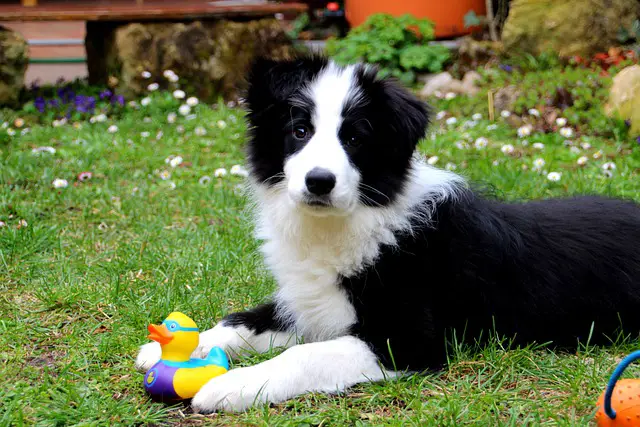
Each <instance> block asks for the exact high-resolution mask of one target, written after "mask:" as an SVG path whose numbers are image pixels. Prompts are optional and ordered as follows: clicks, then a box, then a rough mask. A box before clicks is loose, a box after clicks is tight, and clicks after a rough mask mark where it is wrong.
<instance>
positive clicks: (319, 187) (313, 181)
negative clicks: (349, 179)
mask: <svg viewBox="0 0 640 427" xmlns="http://www.w3.org/2000/svg"><path fill="white" fill-rule="evenodd" d="M305 183H306V185H307V189H308V190H309V192H310V193H311V194H315V195H316V196H325V195H327V194H329V193H331V190H333V187H335V185H336V176H335V175H334V174H333V173H331V172H330V171H328V170H327V169H322V168H313V169H311V171H309V173H307V176H306V177H305Z"/></svg>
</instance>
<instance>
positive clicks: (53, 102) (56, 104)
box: [49, 99, 60, 108]
mask: <svg viewBox="0 0 640 427" xmlns="http://www.w3.org/2000/svg"><path fill="white" fill-rule="evenodd" d="M49 106H51V107H53V108H58V107H59V106H60V101H58V100H57V99H50V100H49Z"/></svg>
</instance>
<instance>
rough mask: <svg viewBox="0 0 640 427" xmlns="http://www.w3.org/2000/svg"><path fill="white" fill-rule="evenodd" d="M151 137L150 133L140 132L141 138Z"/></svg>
mask: <svg viewBox="0 0 640 427" xmlns="http://www.w3.org/2000/svg"><path fill="white" fill-rule="evenodd" d="M149 135H151V132H148V131H144V132H140V136H141V137H143V138H149Z"/></svg>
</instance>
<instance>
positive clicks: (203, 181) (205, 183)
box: [198, 175, 211, 185]
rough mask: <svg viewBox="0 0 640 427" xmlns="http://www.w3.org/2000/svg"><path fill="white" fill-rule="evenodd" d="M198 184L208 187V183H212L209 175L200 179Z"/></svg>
mask: <svg viewBox="0 0 640 427" xmlns="http://www.w3.org/2000/svg"><path fill="white" fill-rule="evenodd" d="M198 182H199V183H200V185H207V184H208V183H210V182H211V177H210V176H209V175H205V176H203V177H202V178H200V179H199V180H198Z"/></svg>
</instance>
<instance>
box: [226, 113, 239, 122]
mask: <svg viewBox="0 0 640 427" xmlns="http://www.w3.org/2000/svg"><path fill="white" fill-rule="evenodd" d="M228 118H229V121H230V122H231V123H236V122H237V121H238V118H237V117H236V116H234V115H233V114H232V115H230V116H229V117H228Z"/></svg>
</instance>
